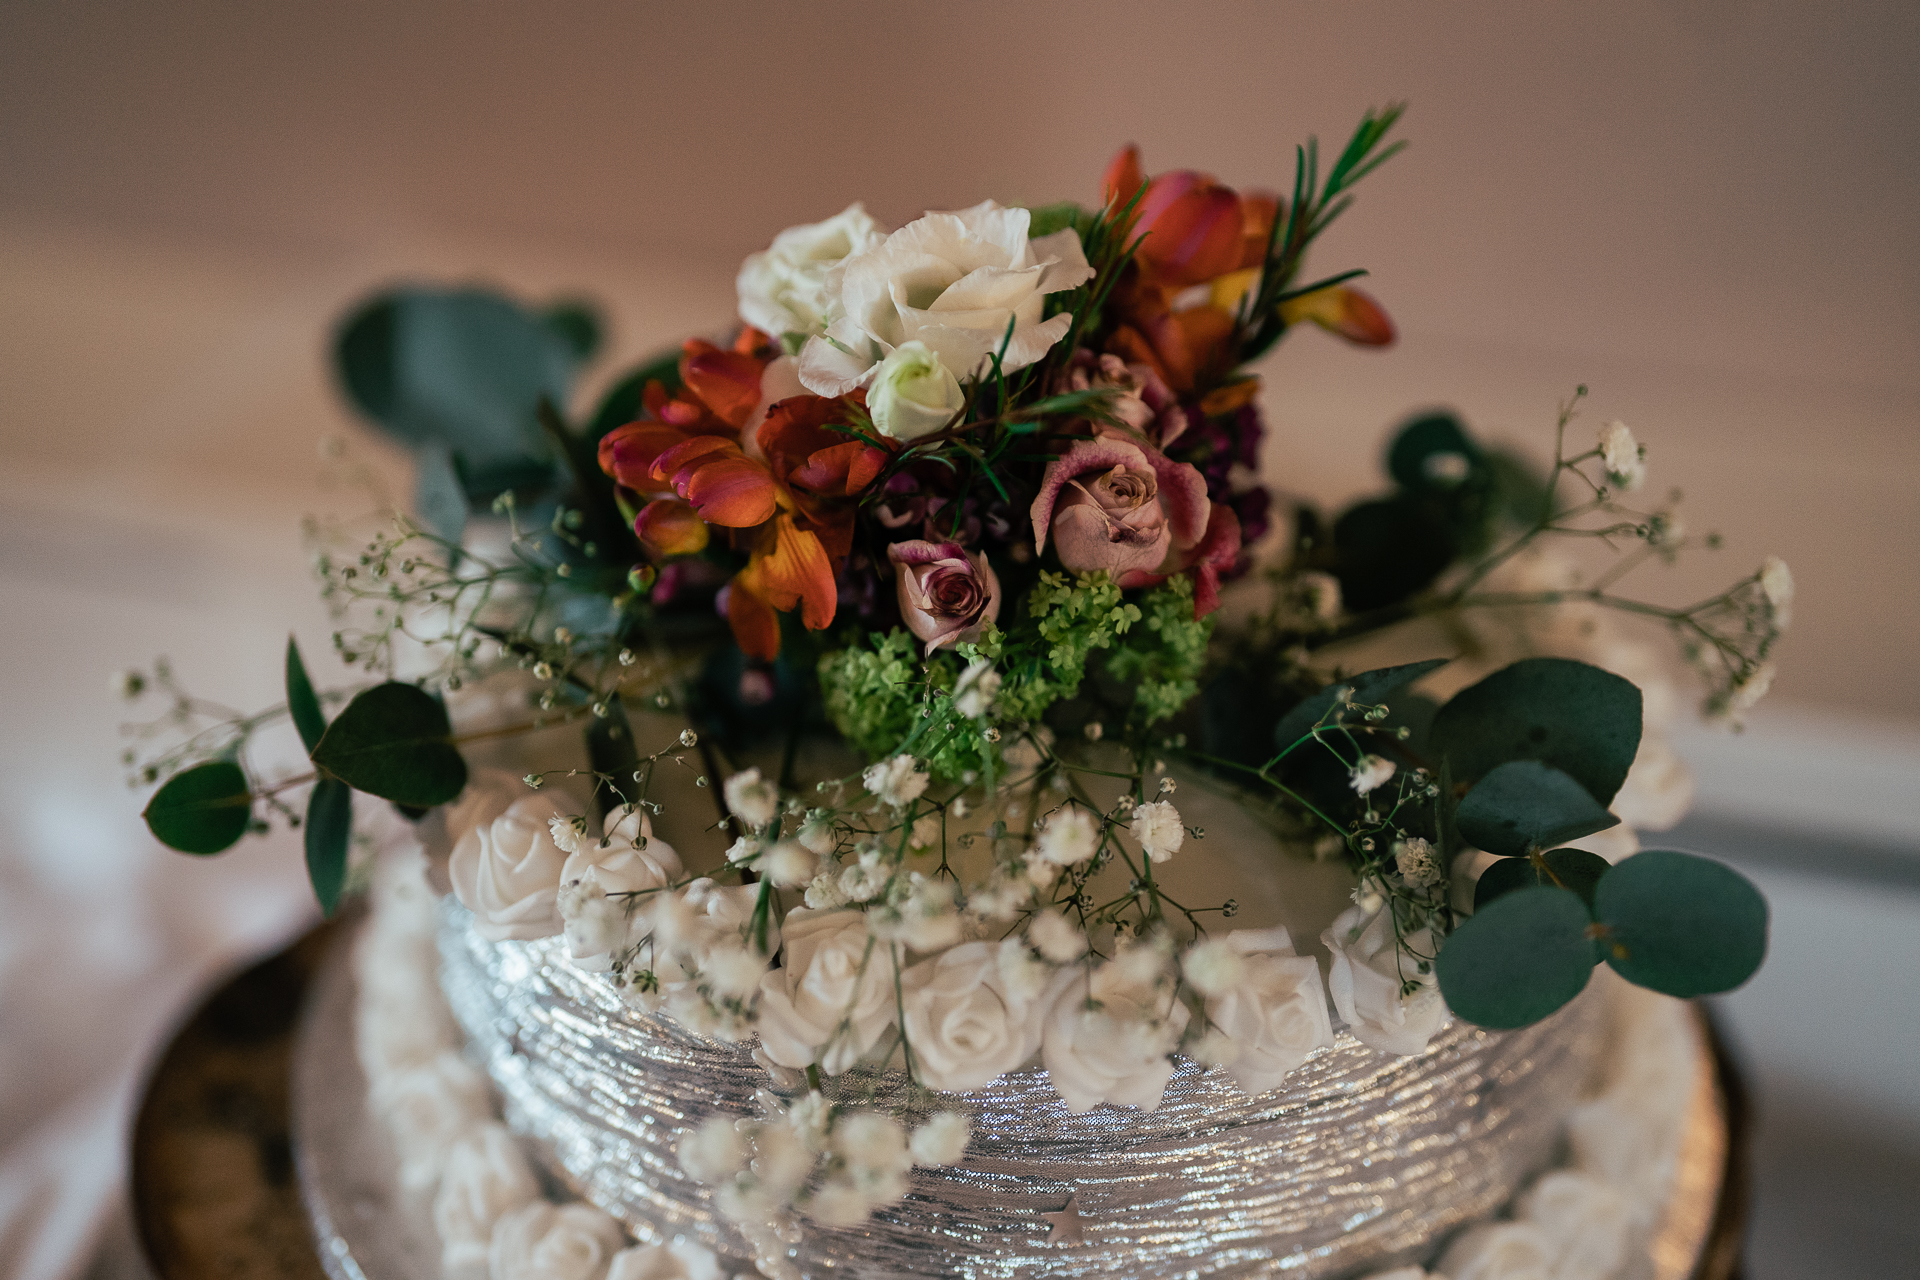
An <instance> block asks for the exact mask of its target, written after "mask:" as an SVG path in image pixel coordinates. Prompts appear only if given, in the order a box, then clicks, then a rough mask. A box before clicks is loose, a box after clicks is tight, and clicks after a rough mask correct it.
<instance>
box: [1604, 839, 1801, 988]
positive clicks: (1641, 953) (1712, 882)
mask: <svg viewBox="0 0 1920 1280" xmlns="http://www.w3.org/2000/svg"><path fill="white" fill-rule="evenodd" d="M1593 906H1594V916H1595V917H1596V918H1597V919H1598V920H1599V921H1600V923H1601V924H1602V925H1603V926H1605V928H1606V930H1607V936H1606V938H1605V939H1604V941H1605V943H1606V947H1607V957H1606V958H1607V963H1608V964H1610V965H1612V966H1613V967H1614V969H1615V970H1617V971H1618V972H1619V974H1620V976H1621V977H1623V978H1626V979H1627V980H1628V981H1630V982H1636V983H1639V984H1640V985H1641V986H1643V987H1651V988H1653V989H1654V990H1655V991H1663V992H1665V993H1666V994H1668V995H1670V996H1681V997H1683V998H1688V997H1692V996H1703V995H1712V994H1714V993H1715V992H1720V991H1731V990H1732V989H1733V988H1735V987H1737V986H1739V985H1740V984H1741V983H1743V982H1745V981H1746V980H1747V979H1748V978H1750V977H1752V976H1753V972H1754V970H1756V969H1758V968H1759V967H1760V962H1761V961H1762V960H1764V959H1765V958H1766V954H1767V900H1766V899H1765V898H1763V897H1761V896H1760V891H1759V890H1758V889H1756V888H1754V887H1753V882H1752V881H1750V880H1748V879H1747V878H1746V877H1745V876H1743V875H1741V874H1740V873H1739V872H1737V871H1735V870H1734V869H1733V868H1731V867H1729V866H1726V865H1724V864H1722V863H1718V862H1715V861H1713V860H1712V859H1711V858H1702V857H1699V856H1698V855H1696V854H1691V853H1676V852H1674V851H1672V850H1668V849H1649V850H1646V851H1645V852H1642V853H1636V854H1634V855H1633V856H1632V857H1631V858H1628V859H1626V860H1625V861H1623V862H1621V863H1620V864H1619V865H1618V866H1616V867H1614V868H1613V869H1612V870H1611V871H1609V872H1608V873H1607V874H1606V876H1605V878H1603V879H1602V880H1601V881H1600V885H1599V888H1598V889H1596V890H1595V892H1594V903H1593Z"/></svg>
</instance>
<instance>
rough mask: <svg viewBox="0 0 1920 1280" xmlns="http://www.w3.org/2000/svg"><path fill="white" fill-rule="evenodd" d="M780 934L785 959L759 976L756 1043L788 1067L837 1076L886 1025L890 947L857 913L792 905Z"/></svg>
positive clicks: (889, 1010) (890, 1012)
mask: <svg viewBox="0 0 1920 1280" xmlns="http://www.w3.org/2000/svg"><path fill="white" fill-rule="evenodd" d="M781 932H782V933H783V935H784V936H785V939H786V948H787V953H786V963H785V965H784V966H783V967H782V968H779V969H775V970H772V971H771V972H769V973H767V974H766V976H765V977H763V978H762V979H761V980H760V1044H761V1047H762V1048H763V1049H765V1050H766V1054H767V1057H769V1058H771V1059H772V1060H773V1061H774V1062H775V1063H777V1064H779V1065H780V1066H783V1067H792V1068H794V1069H796V1070H798V1069H799V1068H802V1067H807V1066H812V1065H814V1064H815V1063H818V1064H819V1066H820V1069H821V1070H823V1071H825V1072H826V1073H827V1074H828V1075H839V1074H840V1073H841V1072H842V1071H845V1070H846V1069H847V1068H848V1067H850V1066H852V1065H853V1064H854V1063H855V1062H857V1061H858V1060H859V1058H860V1055H861V1054H863V1053H865V1052H866V1051H867V1050H869V1049H871V1048H872V1047H873V1044H874V1042H875V1041H876V1040H878V1039H879V1038H880V1033H881V1032H883V1031H885V1030H886V1029H887V1028H888V1027H889V1026H891V1025H892V1024H893V1014H894V989H893V983H894V975H893V948H891V947H889V946H886V945H884V944H881V943H879V942H878V941H876V940H875V939H874V937H873V936H872V935H871V934H870V933H868V932H867V921H866V916H865V914H864V913H863V912H859V911H850V910H840V911H815V910H813V909H812V908H809V907H796V908H795V909H794V910H792V911H790V912H788V913H787V918H786V922H785V924H784V925H783V926H782V930H781Z"/></svg>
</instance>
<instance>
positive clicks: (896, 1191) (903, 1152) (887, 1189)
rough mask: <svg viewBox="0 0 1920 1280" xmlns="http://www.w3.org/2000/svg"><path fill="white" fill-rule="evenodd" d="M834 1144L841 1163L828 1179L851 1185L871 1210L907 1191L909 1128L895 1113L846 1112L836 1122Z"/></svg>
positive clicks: (909, 1156)
mask: <svg viewBox="0 0 1920 1280" xmlns="http://www.w3.org/2000/svg"><path fill="white" fill-rule="evenodd" d="M832 1148H833V1151H834V1153H835V1154H836V1155H838V1156H839V1157H840V1159H841V1162H842V1163H841V1167H840V1169H839V1172H838V1174H837V1175H836V1176H835V1177H834V1178H832V1179H830V1180H829V1182H830V1183H832V1182H839V1183H841V1184H842V1185H845V1186H848V1187H851V1188H852V1189H853V1190H854V1191H855V1192H857V1193H859V1195H860V1197H861V1198H862V1199H863V1200H865V1201H866V1203H867V1205H868V1206H869V1212H871V1211H872V1209H875V1208H878V1207H880V1206H881V1205H885V1204H893V1203H894V1202H896V1201H898V1200H899V1199H900V1198H901V1197H902V1196H904V1195H906V1193H907V1173H908V1172H909V1171H910V1170H911V1169H912V1168H913V1157H912V1155H911V1154H909V1152H908V1149H907V1131H906V1129H905V1128H904V1127H903V1126H902V1125H901V1124H900V1122H899V1121H898V1120H895V1119H894V1118H893V1117H892V1116H888V1115H881V1114H880V1113H878V1112H874V1111H856V1112H854V1113H853V1114H851V1115H847V1116H843V1117H842V1118H841V1120H840V1122H839V1123H838V1124H836V1125H835V1126H834V1129H833V1137H832ZM810 1212H811V1210H810Z"/></svg>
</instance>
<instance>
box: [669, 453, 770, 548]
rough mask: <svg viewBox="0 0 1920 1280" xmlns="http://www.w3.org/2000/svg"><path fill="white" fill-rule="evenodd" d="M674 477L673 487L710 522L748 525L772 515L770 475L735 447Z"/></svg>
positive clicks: (735, 525)
mask: <svg viewBox="0 0 1920 1280" xmlns="http://www.w3.org/2000/svg"><path fill="white" fill-rule="evenodd" d="M674 480H675V483H674V490H675V491H676V492H677V493H679V495H680V496H681V497H683V498H685V499H686V500H687V501H688V502H691V503H692V504H693V505H694V506H695V507H697V508H699V510H700V517H701V519H703V520H705V521H707V522H708V523H709V524H717V525H724V526H726V527H727V528H730V529H749V528H752V527H753V526H754V525H757V524H760V523H762V522H764V521H766V520H767V519H769V518H771V517H772V515H773V512H774V508H775V506H776V505H777V497H776V490H775V489H774V485H773V477H772V476H769V475H768V474H767V469H766V468H765V467H763V466H761V465H760V464H759V463H757V462H755V461H754V460H753V459H752V458H749V457H746V456H745V455H744V454H742V453H740V452H739V449H738V448H737V447H736V448H735V449H734V450H733V452H732V454H731V455H728V456H720V457H712V458H710V459H709V460H703V461H701V462H700V463H699V465H697V466H693V467H688V468H685V469H683V470H682V471H681V472H680V473H679V474H678V475H676V476H675V477H674Z"/></svg>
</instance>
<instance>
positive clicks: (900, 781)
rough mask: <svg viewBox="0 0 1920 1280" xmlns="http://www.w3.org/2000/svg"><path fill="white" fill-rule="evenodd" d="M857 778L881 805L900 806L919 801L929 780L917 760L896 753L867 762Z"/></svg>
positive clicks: (897, 807)
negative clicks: (886, 757) (868, 763)
mask: <svg viewBox="0 0 1920 1280" xmlns="http://www.w3.org/2000/svg"><path fill="white" fill-rule="evenodd" d="M860 781H861V782H862V783H863V784H864V785H865V786H866V788H867V790H868V791H870V792H872V793H873V794H874V795H876V796H878V797H880V802H881V803H882V804H887V805H892V806H893V807H894V808H896V809H899V808H904V807H905V806H907V805H910V804H912V803H913V802H914V801H915V800H918V799H919V798H920V795H921V793H922V792H924V791H925V790H926V789H927V783H928V782H929V781H930V779H929V778H928V776H927V773H926V771H925V770H924V769H922V768H921V767H920V762H919V761H917V760H915V759H914V758H913V757H912V756H908V755H899V756H891V757H889V758H888V759H885V760H881V761H879V762H878V763H875V764H870V765H868V766H867V767H866V769H865V770H864V771H863V772H862V773H861V774H860Z"/></svg>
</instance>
